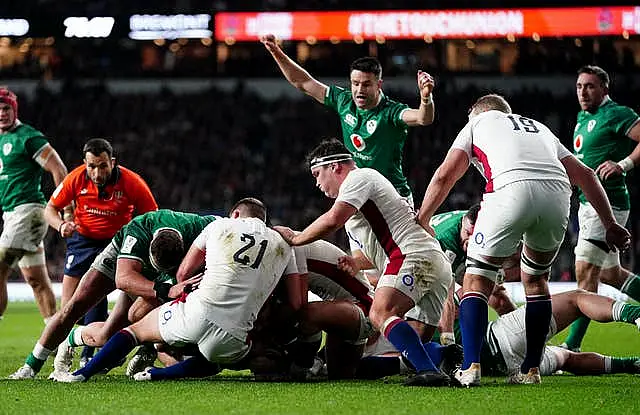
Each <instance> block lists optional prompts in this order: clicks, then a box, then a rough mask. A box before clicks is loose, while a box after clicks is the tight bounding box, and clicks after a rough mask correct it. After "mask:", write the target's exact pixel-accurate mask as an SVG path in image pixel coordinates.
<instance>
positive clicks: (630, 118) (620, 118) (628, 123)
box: [611, 105, 638, 137]
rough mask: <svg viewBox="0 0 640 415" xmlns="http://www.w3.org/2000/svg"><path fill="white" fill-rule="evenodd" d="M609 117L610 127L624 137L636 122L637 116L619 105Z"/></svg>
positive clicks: (632, 111) (629, 109)
mask: <svg viewBox="0 0 640 415" xmlns="http://www.w3.org/2000/svg"><path fill="white" fill-rule="evenodd" d="M612 115H613V117H611V126H612V127H613V129H614V130H615V132H616V133H617V134H619V135H620V136H622V137H626V136H627V134H629V131H630V130H631V128H633V126H634V125H636V123H637V122H638V114H637V113H636V112H635V111H634V110H632V109H631V108H629V107H625V106H622V105H619V106H617V107H616V109H615V112H614V113H613V114H612Z"/></svg>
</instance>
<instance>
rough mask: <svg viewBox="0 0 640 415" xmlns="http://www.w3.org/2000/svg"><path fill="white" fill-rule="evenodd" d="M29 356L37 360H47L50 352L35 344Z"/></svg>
mask: <svg viewBox="0 0 640 415" xmlns="http://www.w3.org/2000/svg"><path fill="white" fill-rule="evenodd" d="M31 354H32V355H33V357H35V358H36V359H38V360H47V358H48V357H49V355H50V354H51V350H49V349H47V348H45V347H44V346H42V345H41V344H40V343H36V345H35V346H34V347H33V351H32V352H31Z"/></svg>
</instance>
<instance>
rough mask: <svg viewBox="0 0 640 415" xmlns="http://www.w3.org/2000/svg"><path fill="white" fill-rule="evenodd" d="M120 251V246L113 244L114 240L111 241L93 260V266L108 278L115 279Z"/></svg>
mask: <svg viewBox="0 0 640 415" xmlns="http://www.w3.org/2000/svg"><path fill="white" fill-rule="evenodd" d="M118 251H119V250H118V248H117V247H116V246H115V245H114V244H113V242H111V243H109V245H107V247H106V248H104V249H103V250H102V252H100V253H99V254H98V255H97V256H96V259H94V260H93V263H91V268H93V269H95V270H97V271H100V272H101V273H103V274H104V275H105V276H106V277H107V278H109V279H110V280H113V281H115V280H116V264H117V262H118Z"/></svg>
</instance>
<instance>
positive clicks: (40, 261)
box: [18, 250, 46, 268]
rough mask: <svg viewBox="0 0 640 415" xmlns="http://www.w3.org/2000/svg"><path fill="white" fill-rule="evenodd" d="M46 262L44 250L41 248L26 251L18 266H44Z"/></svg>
mask: <svg viewBox="0 0 640 415" xmlns="http://www.w3.org/2000/svg"><path fill="white" fill-rule="evenodd" d="M45 263H46V259H45V256H44V251H43V250H40V251H37V252H27V253H25V254H24V255H23V256H22V258H20V261H18V266H19V267H20V268H30V267H41V266H44V265H45Z"/></svg>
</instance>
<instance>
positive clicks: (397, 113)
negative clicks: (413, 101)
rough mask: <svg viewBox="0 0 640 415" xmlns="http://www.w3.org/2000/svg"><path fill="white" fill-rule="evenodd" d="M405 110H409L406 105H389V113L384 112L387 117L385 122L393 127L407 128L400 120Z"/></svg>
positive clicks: (395, 103)
mask: <svg viewBox="0 0 640 415" xmlns="http://www.w3.org/2000/svg"><path fill="white" fill-rule="evenodd" d="M407 109H409V106H408V105H407V104H403V103H400V102H393V104H391V105H390V108H389V111H387V112H386V114H387V116H388V117H389V118H388V119H387V121H388V122H389V123H390V124H391V125H393V126H394V127H398V128H407V123H405V122H404V121H403V120H402V113H403V112H405V110H407Z"/></svg>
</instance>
